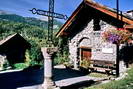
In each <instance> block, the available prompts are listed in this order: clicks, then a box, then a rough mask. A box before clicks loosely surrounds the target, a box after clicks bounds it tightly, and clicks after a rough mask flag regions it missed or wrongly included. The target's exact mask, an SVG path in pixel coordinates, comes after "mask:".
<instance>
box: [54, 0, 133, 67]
mask: <svg viewBox="0 0 133 89" xmlns="http://www.w3.org/2000/svg"><path fill="white" fill-rule="evenodd" d="M110 28H113V29H116V28H126V29H128V30H130V31H131V30H133V18H131V16H128V15H127V14H126V15H125V14H119V20H118V19H117V13H116V10H114V9H112V8H108V7H106V6H103V5H101V4H98V3H96V2H94V1H90V0H84V1H83V2H82V3H81V4H80V5H79V6H78V8H77V9H76V10H75V11H74V12H73V14H72V15H71V16H70V17H69V19H68V20H67V21H66V23H65V24H64V25H63V26H62V28H61V29H60V30H59V32H58V33H57V34H56V36H57V37H59V36H61V37H67V38H68V39H69V43H68V44H69V53H70V59H71V62H72V63H73V64H74V67H75V68H77V67H78V66H79V65H80V63H81V60H83V59H88V60H106V61H113V62H114V63H116V57H117V55H116V54H117V53H116V52H117V51H116V45H115V44H111V43H107V42H103V40H102V36H101V35H102V33H103V31H106V30H107V29H110Z"/></svg>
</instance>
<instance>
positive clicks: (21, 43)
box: [0, 33, 31, 64]
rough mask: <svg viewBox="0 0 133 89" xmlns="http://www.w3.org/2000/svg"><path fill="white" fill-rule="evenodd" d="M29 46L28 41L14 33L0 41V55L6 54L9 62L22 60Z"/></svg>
mask: <svg viewBox="0 0 133 89" xmlns="http://www.w3.org/2000/svg"><path fill="white" fill-rule="evenodd" d="M30 47H31V45H30V43H28V42H27V41H26V40H25V39H24V38H23V37H22V36H21V35H20V34H18V33H16V34H13V35H10V36H8V37H7V38H6V39H4V40H1V41H0V55H4V56H6V59H7V60H8V61H9V63H10V64H14V63H20V62H24V61H25V52H26V50H27V49H30Z"/></svg>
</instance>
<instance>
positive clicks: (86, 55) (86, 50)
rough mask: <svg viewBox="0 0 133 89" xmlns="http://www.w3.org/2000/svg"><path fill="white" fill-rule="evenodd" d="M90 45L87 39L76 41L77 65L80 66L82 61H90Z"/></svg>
mask: <svg viewBox="0 0 133 89" xmlns="http://www.w3.org/2000/svg"><path fill="white" fill-rule="evenodd" d="M91 47H92V43H91V40H90V39H89V38H87V37H83V38H82V39H80V40H79V41H78V59H79V60H78V61H79V63H78V65H81V62H82V61H83V60H87V61H90V60H91V56H92V49H91Z"/></svg>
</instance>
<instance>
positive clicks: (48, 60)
mask: <svg viewBox="0 0 133 89" xmlns="http://www.w3.org/2000/svg"><path fill="white" fill-rule="evenodd" d="M41 51H42V53H43V57H44V82H43V84H42V86H41V87H42V88H41V89H55V88H56V86H55V83H54V81H53V80H52V76H53V59H52V57H53V55H54V53H55V52H56V51H57V48H51V47H49V48H41Z"/></svg>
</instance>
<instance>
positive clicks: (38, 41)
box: [0, 15, 69, 66]
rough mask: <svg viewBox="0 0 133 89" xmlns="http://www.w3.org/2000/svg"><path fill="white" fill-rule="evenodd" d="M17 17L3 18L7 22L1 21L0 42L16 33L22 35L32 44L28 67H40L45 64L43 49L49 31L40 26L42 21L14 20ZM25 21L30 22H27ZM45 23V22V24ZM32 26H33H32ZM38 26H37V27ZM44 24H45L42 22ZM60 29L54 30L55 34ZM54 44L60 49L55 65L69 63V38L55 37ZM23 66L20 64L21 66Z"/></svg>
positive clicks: (27, 54)
mask: <svg viewBox="0 0 133 89" xmlns="http://www.w3.org/2000/svg"><path fill="white" fill-rule="evenodd" d="M15 16H17V15H13V17H12V16H11V17H9V16H7V17H4V16H3V17H1V16H0V18H4V19H7V20H3V19H1V20H0V33H1V34H0V40H2V39H4V38H6V37H7V36H9V35H12V34H14V33H19V34H21V35H22V36H23V37H24V38H25V39H26V40H27V41H28V42H29V43H30V44H31V49H30V50H29V51H28V52H26V55H25V56H26V61H27V60H28V61H27V62H26V65H27V66H28V65H30V66H34V65H40V64H42V63H43V60H42V59H43V57H42V52H41V47H44V46H45V47H46V46H47V45H48V44H47V30H45V29H44V28H43V27H40V26H39V25H38V23H39V24H40V23H41V21H40V20H37V19H35V18H25V19H24V18H22V17H17V18H16V19H15V18H14V17H15ZM25 21H28V23H27V22H25ZM44 23H45V22H44ZM54 23H56V24H59V25H60V26H61V23H59V22H58V21H54ZM31 24H32V25H31ZM35 24H36V25H35ZM42 24H43V22H42ZM57 30H58V29H56V30H54V32H57ZM53 43H54V46H58V47H59V48H60V49H59V51H58V52H57V54H56V55H55V57H56V59H55V64H60V63H63V62H66V61H68V60H69V59H68V46H67V38H65V39H63V40H62V39H61V38H56V37H53ZM21 65H22V64H20V66H21Z"/></svg>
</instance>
